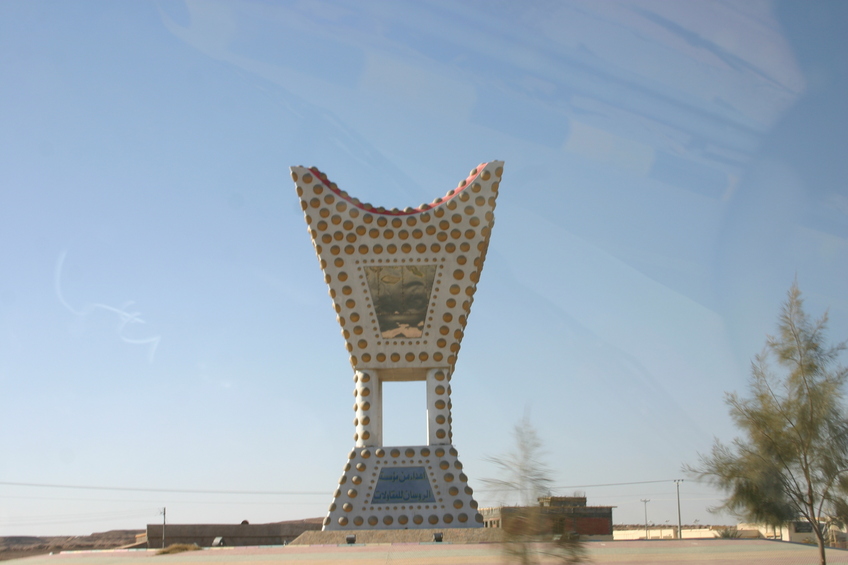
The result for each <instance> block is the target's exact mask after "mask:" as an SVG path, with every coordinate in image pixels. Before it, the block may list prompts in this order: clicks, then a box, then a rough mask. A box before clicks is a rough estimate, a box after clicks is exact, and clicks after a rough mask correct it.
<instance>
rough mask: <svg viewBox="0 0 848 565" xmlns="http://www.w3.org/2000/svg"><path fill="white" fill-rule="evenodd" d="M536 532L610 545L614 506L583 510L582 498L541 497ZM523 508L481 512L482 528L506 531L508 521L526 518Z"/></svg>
mask: <svg viewBox="0 0 848 565" xmlns="http://www.w3.org/2000/svg"><path fill="white" fill-rule="evenodd" d="M538 500H539V506H538V508H537V507H532V509H533V510H534V511H538V513H539V517H540V521H541V524H540V530H541V531H542V532H544V533H550V534H552V535H560V534H562V533H564V532H576V533H577V534H579V535H580V537H581V538H584V539H589V540H598V541H612V539H613V537H612V509H613V508H615V506H587V505H586V497H585V496H545V497H541V498H539V499H538ZM527 510H528V508H527V507H522V506H499V507H495V508H481V509H480V513H481V514H482V515H483V526H484V527H486V528H509V526H510V524H509V522H510V520H515V519H516V518H517V517H520V516H522V515H523V514H526V511H527Z"/></svg>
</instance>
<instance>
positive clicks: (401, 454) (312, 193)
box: [291, 161, 503, 530]
mask: <svg viewBox="0 0 848 565" xmlns="http://www.w3.org/2000/svg"><path fill="white" fill-rule="evenodd" d="M291 171H292V179H294V181H295V184H296V186H297V194H298V196H299V197H300V201H301V207H302V208H303V211H304V215H305V217H306V223H307V225H308V230H309V234H310V235H311V236H312V243H313V245H314V246H315V251H316V253H317V255H318V259H319V261H320V264H321V269H322V270H323V271H324V280H325V281H326V282H327V285H328V286H329V287H330V297H331V298H332V299H333V309H334V310H335V311H336V314H337V316H336V318H337V319H338V321H339V324H340V325H341V328H342V336H343V337H344V339H345V345H346V347H347V350H348V352H349V354H350V363H351V365H352V366H353V370H354V377H353V381H354V395H355V398H356V401H355V403H354V405H353V410H354V412H355V417H354V420H353V424H354V426H355V427H356V432H355V433H354V435H353V439H354V441H355V445H354V448H353V450H352V451H351V452H350V454H349V455H348V461H347V463H346V464H345V466H344V473H343V474H342V477H341V479H339V486H338V488H337V489H336V491H335V493H334V494H333V502H332V504H331V505H330V509H329V512H328V514H327V517H326V518H325V519H324V529H325V530H341V529H344V530H357V529H405V528H434V527H454V528H456V527H459V528H471V527H482V525H483V518H482V516H481V515H480V514H479V513H478V512H477V503H476V502H475V501H474V499H473V497H472V494H473V492H472V490H471V488H470V487H469V486H468V484H467V482H468V478H467V477H466V476H465V474H464V473H463V472H462V464H461V463H460V462H459V459H458V458H457V452H456V449H454V447H453V445H452V437H453V434H452V432H451V408H452V406H451V401H450V394H451V387H450V383H451V377H452V375H453V371H454V366H455V365H456V359H457V355H458V353H459V349H460V342H461V341H462V336H463V332H464V330H465V325H466V323H467V322H468V315H469V314H470V312H471V303H472V302H473V300H474V292H475V290H476V289H477V282H478V281H479V279H480V272H481V271H482V269H483V261H484V260H485V258H486V250H487V249H488V245H489V235H490V233H491V230H492V226H493V225H494V209H495V200H496V199H497V195H498V186H499V183H500V178H501V173H502V172H503V162H501V161H493V162H491V163H484V164H482V165H480V166H479V167H477V168H476V169H474V170H472V171H471V173H470V175H469V176H468V178H466V179H465V180H463V181H462V182H460V183H459V186H458V187H457V188H456V189H454V190H451V191H450V192H448V193H447V195H445V196H444V197H442V198H437V199H436V200H435V201H433V202H432V203H431V204H422V205H421V206H419V207H417V208H406V209H404V210H397V209H394V210H386V209H384V208H378V207H374V206H371V205H370V204H363V203H361V202H359V200H357V199H356V198H352V197H350V196H348V194H347V193H345V192H344V191H342V190H339V188H338V187H337V186H336V185H335V184H334V183H332V182H330V181H329V180H328V179H327V176H326V175H325V174H323V173H322V172H320V171H319V170H318V169H315V168H312V169H307V168H304V167H292V169H291ZM391 381H425V382H426V385H427V386H426V388H427V399H426V400H427V413H426V418H427V444H426V445H415V446H384V445H383V401H382V397H383V395H382V389H383V383H384V382H391ZM422 416H423V415H422Z"/></svg>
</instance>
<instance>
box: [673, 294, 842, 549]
mask: <svg viewBox="0 0 848 565" xmlns="http://www.w3.org/2000/svg"><path fill="white" fill-rule="evenodd" d="M826 329H827V313H825V314H824V315H823V316H822V317H821V318H820V319H819V320H817V321H815V322H811V321H810V320H809V318H808V317H807V315H806V314H805V312H804V309H803V300H802V299H801V291H800V290H799V288H798V284H797V282H795V283H793V285H792V287H791V288H790V289H789V292H788V298H787V300H786V302H785V304H784V305H783V309H782V311H781V314H780V318H779V322H778V333H777V335H776V336H769V337H768V338H767V340H766V346H765V349H764V350H763V352H762V353H760V354H759V355H757V357H756V358H755V360H754V362H753V363H752V366H751V378H750V381H749V393H750V396H749V397H747V398H742V397H740V396H739V395H737V394H736V393H730V394H728V395H727V397H726V402H727V404H728V406H729V407H730V416H731V418H732V419H733V422H734V423H735V424H736V426H737V428H739V430H740V431H741V432H742V436H743V437H741V438H736V439H735V440H734V441H733V443H732V445H730V446H728V445H725V444H723V443H721V442H720V441H718V440H716V442H715V444H714V445H713V448H712V451H711V453H710V454H709V455H702V456H701V457H700V464H699V465H698V466H697V467H688V466H687V467H686V469H687V471H689V472H690V473H691V474H693V475H695V476H696V477H697V478H698V479H700V480H705V481H707V482H709V483H711V484H713V485H715V486H717V487H718V488H719V489H721V490H723V491H725V492H726V493H727V494H728V496H727V498H726V499H725V500H724V502H723V504H722V505H721V506H719V508H718V509H724V510H728V511H730V512H732V513H734V514H736V515H737V516H740V517H744V518H745V519H747V520H749V521H752V522H760V523H766V524H769V525H773V526H776V525H780V524H783V523H785V522H787V521H790V520H796V519H802V520H807V521H809V523H810V524H811V525H812V529H813V533H814V535H815V538H816V542H817V544H818V547H819V559H820V563H821V564H822V565H825V564H826V562H827V561H826V559H827V557H826V555H825V543H824V542H825V536H826V534H827V528H828V527H829V525H830V524H831V523H834V522H835V523H843V522H844V521H845V519H846V518H848V504H846V498H845V497H846V495H847V494H848V419H846V413H845V408H844V404H843V398H844V390H843V388H844V385H845V382H846V379H848V369H846V368H845V367H843V366H841V365H839V363H838V361H839V359H838V357H839V355H840V354H841V352H842V351H843V350H844V349H845V347H846V342H842V343H839V344H836V345H832V346H831V345H828V344H827V340H826V336H825V333H826ZM772 360H773V361H775V362H776V363H777V365H778V366H779V367H780V368H781V369H782V371H781V372H780V374H776V373H775V372H774V371H773V370H772V368H771V362H772Z"/></svg>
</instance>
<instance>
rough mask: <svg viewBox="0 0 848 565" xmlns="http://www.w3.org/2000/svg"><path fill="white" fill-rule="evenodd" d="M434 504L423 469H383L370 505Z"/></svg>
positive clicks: (431, 491) (434, 499)
mask: <svg viewBox="0 0 848 565" xmlns="http://www.w3.org/2000/svg"><path fill="white" fill-rule="evenodd" d="M410 502H436V497H435V496H433V488H432V486H431V485H430V479H428V478H427V470H426V469H425V468H424V467H393V468H389V469H386V468H383V469H382V470H381V471H380V478H379V479H378V480H377V487H376V488H375V489H374V496H373V497H371V504H408V503H410Z"/></svg>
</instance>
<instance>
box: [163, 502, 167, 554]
mask: <svg viewBox="0 0 848 565" xmlns="http://www.w3.org/2000/svg"><path fill="white" fill-rule="evenodd" d="M167 510H168V509H167V507H165V508H162V549H165V512H166V511H167Z"/></svg>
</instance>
